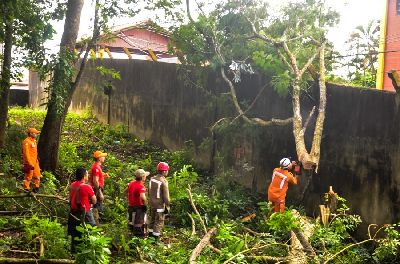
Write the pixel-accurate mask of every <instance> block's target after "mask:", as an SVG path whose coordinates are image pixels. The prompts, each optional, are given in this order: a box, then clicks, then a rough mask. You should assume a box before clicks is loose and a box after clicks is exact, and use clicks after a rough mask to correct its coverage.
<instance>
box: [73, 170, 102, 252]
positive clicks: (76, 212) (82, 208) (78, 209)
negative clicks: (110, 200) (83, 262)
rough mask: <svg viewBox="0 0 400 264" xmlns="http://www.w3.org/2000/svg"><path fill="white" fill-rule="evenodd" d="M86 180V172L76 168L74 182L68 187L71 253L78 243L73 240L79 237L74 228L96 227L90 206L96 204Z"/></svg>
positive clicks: (94, 196) (87, 176)
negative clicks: (82, 225) (85, 224)
mask: <svg viewBox="0 0 400 264" xmlns="http://www.w3.org/2000/svg"><path fill="white" fill-rule="evenodd" d="M88 178H89V175H88V172H87V170H85V169H83V168H78V169H77V170H76V172H75V181H74V182H73V183H72V184H71V186H70V187H69V204H70V213H69V216H68V235H70V236H71V252H72V253H75V251H76V245H77V243H79V242H78V241H77V240H76V239H75V238H77V237H81V233H80V232H79V231H78V230H76V227H77V226H79V225H81V224H82V223H88V224H90V225H92V226H94V225H96V223H95V221H94V218H93V212H92V204H96V195H95V194H94V191H93V188H92V186H90V185H88V184H86V182H87V181H88Z"/></svg>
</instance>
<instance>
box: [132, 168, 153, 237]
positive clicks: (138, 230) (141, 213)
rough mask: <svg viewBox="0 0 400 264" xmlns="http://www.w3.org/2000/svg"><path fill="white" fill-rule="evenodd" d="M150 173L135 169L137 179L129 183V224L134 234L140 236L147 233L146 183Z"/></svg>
mask: <svg viewBox="0 0 400 264" xmlns="http://www.w3.org/2000/svg"><path fill="white" fill-rule="evenodd" d="M149 174H150V172H148V171H145V170H143V169H138V170H136V171H135V181H131V182H130V183H129V184H128V204H129V207H128V225H129V229H130V230H131V231H133V234H134V235H135V236H137V237H140V238H144V237H145V235H146V230H145V226H146V222H147V217H146V216H147V215H146V212H147V206H146V202H147V198H146V188H145V187H144V184H145V182H146V177H147V176H149Z"/></svg>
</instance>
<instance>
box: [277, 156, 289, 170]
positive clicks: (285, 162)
mask: <svg viewBox="0 0 400 264" xmlns="http://www.w3.org/2000/svg"><path fill="white" fill-rule="evenodd" d="M290 163H291V162H290V159H288V158H283V159H281V161H280V162H279V164H280V165H281V167H282V168H283V169H287V167H288V166H289V165H290Z"/></svg>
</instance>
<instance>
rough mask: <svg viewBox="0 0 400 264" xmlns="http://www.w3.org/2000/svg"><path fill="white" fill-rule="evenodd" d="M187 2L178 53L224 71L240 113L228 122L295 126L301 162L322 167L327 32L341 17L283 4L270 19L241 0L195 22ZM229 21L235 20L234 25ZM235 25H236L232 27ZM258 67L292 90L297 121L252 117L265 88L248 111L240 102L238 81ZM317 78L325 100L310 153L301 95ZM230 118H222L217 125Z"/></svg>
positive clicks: (307, 4)
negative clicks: (306, 85) (314, 71)
mask: <svg viewBox="0 0 400 264" xmlns="http://www.w3.org/2000/svg"><path fill="white" fill-rule="evenodd" d="M186 3H187V12H188V17H189V21H190V22H189V23H188V24H187V25H183V26H181V27H180V28H178V29H177V30H176V31H175V34H174V35H175V42H176V47H177V49H178V50H180V52H178V54H185V55H184V56H181V59H182V61H183V62H185V63H189V64H198V65H207V64H211V65H212V67H214V68H217V69H219V72H220V73H221V76H222V78H223V80H224V81H225V82H226V83H227V85H228V87H229V92H230V95H231V99H232V102H233V105H234V108H235V110H236V112H237V116H236V117H234V118H228V119H230V122H233V121H236V120H238V119H241V120H243V121H244V122H246V123H249V124H252V125H260V126H269V125H287V124H290V123H292V124H293V135H294V138H295V143H296V150H297V156H298V159H299V160H300V161H302V162H303V164H304V165H305V167H306V168H308V169H311V168H312V167H318V164H319V157H320V144H321V137H322V131H323V123H324V118H325V107H326V86H325V52H326V46H327V40H326V38H325V34H326V31H327V29H328V28H329V27H331V26H333V25H334V24H335V23H337V20H338V19H337V18H338V14H337V13H336V12H334V11H332V10H331V9H329V8H327V7H326V5H325V2H324V1H319V0H305V1H300V2H296V3H289V4H288V5H285V6H283V8H282V9H281V10H280V13H279V14H278V15H276V16H275V17H272V16H268V14H267V12H266V11H267V8H266V6H265V4H264V3H262V2H258V1H241V0H237V1H228V2H223V3H221V4H219V5H217V8H216V9H215V10H214V11H213V12H211V13H210V14H209V15H206V14H205V13H204V12H203V11H202V10H200V15H199V17H198V19H197V21H194V19H193V18H192V16H191V14H190V12H189V10H190V8H189V0H187V1H186ZM227 21H231V22H230V23H231V25H229V22H228V23H227ZM232 22H233V23H236V24H234V25H232ZM237 24H240V26H238V25H237ZM238 47H240V48H238ZM316 58H319V60H318V61H316ZM230 61H233V62H232V63H231V64H230V65H229V70H230V72H231V73H232V74H233V81H232V80H231V79H230V78H229V77H228V75H227V73H226V71H227V66H228V62H230ZM272 62H273V63H272ZM271 65H272V66H271ZM311 66H313V67H312V68H313V69H317V74H316V75H315V74H314V75H312V74H310V72H312V71H311V70H310V68H311ZM253 67H258V68H259V69H260V70H262V71H265V72H268V73H269V74H272V75H275V77H274V78H273V84H274V87H275V88H278V89H281V88H282V87H284V88H283V90H285V91H286V92H287V91H288V89H291V95H292V109H293V117H291V118H288V119H284V120H281V119H277V118H272V119H271V120H263V119H261V118H258V117H251V116H250V114H249V113H250V112H249V110H250V109H251V107H252V106H253V105H254V103H255V101H256V100H257V99H258V97H259V95H260V94H261V92H262V90H263V89H261V90H260V92H259V94H258V95H257V96H256V97H255V99H254V100H253V102H252V103H251V104H250V105H249V106H248V107H245V106H244V105H243V104H241V103H240V102H239V101H238V99H237V96H236V88H235V81H240V74H241V73H243V72H247V73H253ZM312 76H314V77H316V78H317V79H318V80H319V87H320V101H319V105H318V116H317V122H316V125H315V129H314V136H313V140H312V144H311V149H310V151H307V147H306V142H305V138H304V134H305V129H306V125H307V123H308V122H307V121H306V122H304V123H303V117H302V116H301V101H300V94H301V92H302V87H303V85H304V84H305V83H307V82H309V81H310V80H311V79H312V78H311V77H312ZM282 83H283V84H282ZM278 92H279V91H278ZM312 114H313V111H312V113H311V114H310V115H312ZM226 120H227V118H223V119H221V120H219V121H218V122H217V123H219V122H222V121H226ZM213 127H215V126H213Z"/></svg>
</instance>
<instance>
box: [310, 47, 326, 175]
mask: <svg viewBox="0 0 400 264" xmlns="http://www.w3.org/2000/svg"><path fill="white" fill-rule="evenodd" d="M325 109H326V83H325V43H322V46H321V50H320V52H319V107H318V117H317V121H316V123H315V130H314V138H313V143H312V147H311V156H312V158H313V161H314V163H315V164H316V165H317V168H316V171H318V166H319V159H320V155H321V141H322V131H323V129H324V121H325Z"/></svg>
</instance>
